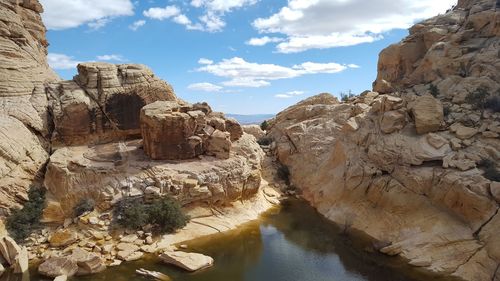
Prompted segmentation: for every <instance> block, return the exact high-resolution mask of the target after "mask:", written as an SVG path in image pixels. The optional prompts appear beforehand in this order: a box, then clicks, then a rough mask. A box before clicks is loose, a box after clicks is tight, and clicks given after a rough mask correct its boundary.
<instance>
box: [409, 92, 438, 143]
mask: <svg viewBox="0 0 500 281" xmlns="http://www.w3.org/2000/svg"><path fill="white" fill-rule="evenodd" d="M412 112H413V117H414V118H415V127H416V129H417V133H419V134H426V133H429V132H435V131H437V130H439V128H440V127H441V124H442V123H443V119H444V115H443V105H442V104H441V102H440V101H439V100H437V99H435V98H434V97H433V96H431V95H424V96H421V97H418V98H417V100H416V101H415V104H414V105H413V108H412Z"/></svg>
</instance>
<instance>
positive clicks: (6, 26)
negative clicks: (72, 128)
mask: <svg viewBox="0 0 500 281" xmlns="http://www.w3.org/2000/svg"><path fill="white" fill-rule="evenodd" d="M42 11H43V9H42V7H41V5H40V4H39V2H38V1H37V0H29V1H28V0H27V1H18V0H6V1H2V2H1V3H0V18H1V19H2V20H1V21H0V124H1V125H0V126H1V131H2V133H3V134H0V142H1V143H2V144H0V146H3V149H0V150H1V151H2V152H0V190H1V191H0V215H3V214H5V213H7V212H8V210H9V208H11V207H19V205H20V204H22V203H23V201H24V200H23V199H24V198H26V194H27V190H28V189H29V186H30V185H31V184H32V183H33V182H34V181H35V180H36V178H37V176H38V171H39V170H40V169H41V168H42V167H43V164H45V162H46V161H47V159H48V154H47V153H45V151H44V150H45V148H46V147H47V143H46V142H45V140H46V139H45V137H47V136H48V134H49V128H48V123H49V122H48V119H47V116H48V114H47V96H46V95H45V91H44V83H47V82H50V81H56V80H58V77H57V75H56V74H55V73H54V72H53V71H52V70H51V69H50V68H49V66H48V64H47V59H46V54H47V46H48V43H47V40H46V38H45V27H44V25H43V23H42V20H41V17H40V13H41V12H42ZM30 131H31V132H30ZM35 134H36V135H37V136H38V138H37V136H36V135H35Z"/></svg>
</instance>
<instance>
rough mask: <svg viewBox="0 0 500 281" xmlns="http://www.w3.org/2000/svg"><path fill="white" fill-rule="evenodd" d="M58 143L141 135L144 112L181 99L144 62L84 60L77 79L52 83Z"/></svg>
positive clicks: (55, 136)
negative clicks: (150, 106)
mask: <svg viewBox="0 0 500 281" xmlns="http://www.w3.org/2000/svg"><path fill="white" fill-rule="evenodd" d="M47 91H48V94H49V108H50V110H51V114H52V116H53V119H54V120H53V121H54V126H55V128H54V129H55V131H54V134H53V136H52V141H53V142H54V144H55V145H78V144H89V143H91V144H97V143H103V142H109V141H113V140H121V139H126V138H138V137H140V124H139V120H140V112H141V108H142V107H143V106H144V105H147V104H149V103H152V102H155V101H160V100H161V101H175V100H177V98H176V96H175V94H174V92H173V89H172V87H171V86H170V85H169V84H167V83H166V82H164V81H162V80H160V79H158V78H157V77H156V76H155V75H154V74H153V72H152V71H151V70H150V69H149V68H147V67H146V66H144V65H136V64H121V65H114V64H109V63H82V64H79V65H78V75H77V76H75V78H74V79H73V80H71V81H63V82H59V83H52V84H51V85H49V87H48V88H47Z"/></svg>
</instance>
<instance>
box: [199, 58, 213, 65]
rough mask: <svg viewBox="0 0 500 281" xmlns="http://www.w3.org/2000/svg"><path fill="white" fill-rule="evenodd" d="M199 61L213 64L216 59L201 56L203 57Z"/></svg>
mask: <svg viewBox="0 0 500 281" xmlns="http://www.w3.org/2000/svg"><path fill="white" fill-rule="evenodd" d="M198 63H199V64H212V63H214V61H213V60H209V59H206V58H201V59H199V60H198Z"/></svg>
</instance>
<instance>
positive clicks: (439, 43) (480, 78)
mask: <svg viewBox="0 0 500 281" xmlns="http://www.w3.org/2000/svg"><path fill="white" fill-rule="evenodd" d="M497 5H498V4H497V1H496V0H478V1H466V0H461V1H458V4H457V6H456V7H455V8H454V9H453V10H452V11H449V12H447V13H446V14H444V15H439V16H436V17H434V18H431V19H428V20H425V21H423V22H421V23H419V24H416V25H415V26H413V27H412V28H410V35H409V36H408V37H406V38H405V39H404V40H403V41H401V42H400V43H398V44H394V45H391V46H389V47H388V48H386V49H385V50H383V51H382V52H381V53H380V58H379V63H378V76H377V80H376V81H375V82H374V91H377V92H380V93H392V92H395V91H401V90H409V89H410V88H412V89H411V90H412V91H413V92H415V93H417V94H422V93H424V92H425V91H426V90H427V84H429V83H433V84H434V85H436V86H437V87H438V88H439V90H440V92H441V94H442V95H443V97H448V98H450V99H453V101H454V102H455V103H462V102H464V99H465V96H466V95H467V94H468V93H470V92H473V91H474V90H476V89H477V88H478V87H484V88H487V89H488V90H490V91H491V92H497V91H498V90H499V88H500V85H499V81H500V63H499V61H498V48H499V47H498V46H499V44H500V37H499V36H500V14H499V8H500V7H497Z"/></svg>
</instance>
